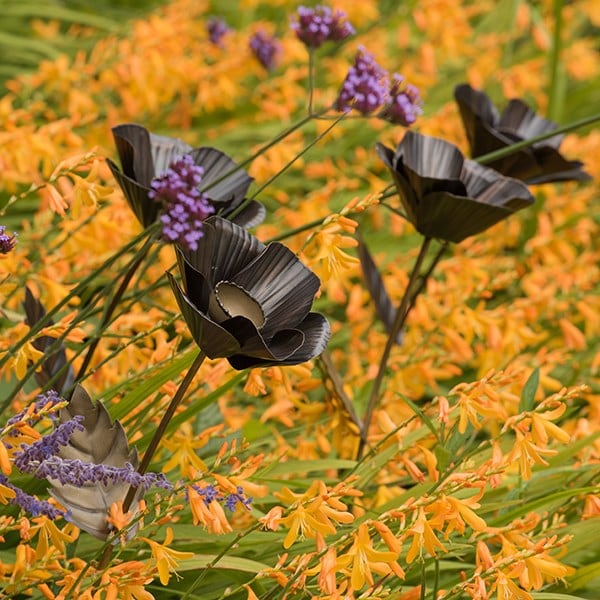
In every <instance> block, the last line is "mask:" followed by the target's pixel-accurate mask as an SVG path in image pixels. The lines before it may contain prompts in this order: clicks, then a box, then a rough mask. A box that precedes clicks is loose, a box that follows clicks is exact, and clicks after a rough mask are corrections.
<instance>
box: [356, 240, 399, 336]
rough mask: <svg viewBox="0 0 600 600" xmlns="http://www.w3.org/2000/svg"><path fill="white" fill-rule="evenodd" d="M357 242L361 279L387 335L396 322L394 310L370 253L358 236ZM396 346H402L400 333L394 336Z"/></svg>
mask: <svg viewBox="0 0 600 600" xmlns="http://www.w3.org/2000/svg"><path fill="white" fill-rule="evenodd" d="M357 240H358V247H357V250H358V258H359V260H360V266H361V268H362V273H363V279H364V281H365V285H366V286H367V290H369V293H370V294H371V298H373V302H374V303H375V312H376V313H377V316H378V317H379V318H380V319H381V321H382V322H383V324H384V325H385V329H386V331H387V332H388V333H390V332H391V331H392V327H393V326H394V321H395V320H396V308H395V307H394V305H393V304H392V301H391V299H390V297H389V295H388V293H387V290H386V289H385V284H384V283H383V279H382V278H381V274H380V273H379V269H378V268H377V265H376V264H375V261H374V260H373V258H372V256H371V253H370V252H369V250H368V248H367V246H366V244H365V242H364V240H363V239H362V237H361V236H360V235H358V236H357ZM395 341H396V344H398V345H400V344H402V332H401V331H399V332H398V335H397V336H396V340H395Z"/></svg>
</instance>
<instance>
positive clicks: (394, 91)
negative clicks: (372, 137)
mask: <svg viewBox="0 0 600 600" xmlns="http://www.w3.org/2000/svg"><path fill="white" fill-rule="evenodd" d="M422 105H423V100H422V98H421V96H420V95H419V90H418V88H417V87H416V86H414V85H412V84H410V83H407V84H405V80H404V77H402V75H399V74H398V73H395V74H394V76H393V78H392V85H391V86H390V92H389V100H388V102H387V104H386V105H385V106H384V107H383V109H382V111H381V112H380V113H379V115H378V116H379V117H381V118H382V119H385V120H386V121H390V122H391V123H396V124H399V125H404V126H405V127H408V126H409V125H412V124H413V123H414V122H415V121H416V120H417V117H418V116H419V115H421V114H423V110H422V108H421V106H422Z"/></svg>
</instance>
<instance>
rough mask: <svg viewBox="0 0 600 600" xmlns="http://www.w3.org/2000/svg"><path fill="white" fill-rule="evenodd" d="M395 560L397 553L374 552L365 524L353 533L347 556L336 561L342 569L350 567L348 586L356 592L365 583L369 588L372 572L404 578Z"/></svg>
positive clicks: (372, 582)
mask: <svg viewBox="0 0 600 600" xmlns="http://www.w3.org/2000/svg"><path fill="white" fill-rule="evenodd" d="M397 558H398V553H397V552H390V551H383V552H382V551H379V550H375V548H373V541H372V540H371V537H370V536H369V526H368V525H367V523H361V524H360V525H359V527H358V531H357V532H355V533H354V542H353V544H352V547H351V548H350V550H349V551H348V553H347V554H344V555H342V556H340V557H339V558H338V559H337V564H338V566H340V567H342V568H346V567H350V572H351V577H350V585H351V587H352V589H353V590H355V591H357V590H360V589H361V588H362V587H363V585H364V584H365V582H367V583H368V584H369V585H370V586H372V585H373V584H374V581H373V575H372V571H374V572H375V573H379V574H380V575H389V574H390V573H395V574H396V575H397V576H398V577H401V578H404V571H403V570H402V569H401V568H400V565H398V563H397V562H396V559H397ZM350 565H351V566H350Z"/></svg>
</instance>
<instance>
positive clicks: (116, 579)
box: [79, 560, 154, 600]
mask: <svg viewBox="0 0 600 600" xmlns="http://www.w3.org/2000/svg"><path fill="white" fill-rule="evenodd" d="M147 570H148V567H147V566H146V565H145V564H144V563H143V562H141V561H137V560H131V561H128V562H124V563H120V564H118V565H115V566H114V567H110V568H109V569H106V571H104V572H103V573H102V577H101V579H100V583H101V585H102V587H103V591H104V592H105V593H106V596H105V598H106V600H117V599H119V600H154V596H153V595H152V594H151V593H150V592H148V591H146V590H145V589H144V586H145V585H146V584H148V583H150V582H151V581H152V579H153V577H152V575H150V574H149V573H148V572H147ZM93 597H94V599H95V598H97V597H98V596H97V595H96V594H95V595H94V596H93ZM103 597H104V596H103ZM79 598H81V596H79Z"/></svg>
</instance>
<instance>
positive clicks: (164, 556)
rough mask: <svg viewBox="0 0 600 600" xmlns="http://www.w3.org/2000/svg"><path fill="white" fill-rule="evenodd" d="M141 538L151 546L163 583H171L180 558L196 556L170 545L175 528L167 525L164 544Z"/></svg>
mask: <svg viewBox="0 0 600 600" xmlns="http://www.w3.org/2000/svg"><path fill="white" fill-rule="evenodd" d="M140 539H141V540H144V541H145V542H146V543H147V544H148V545H149V546H150V550H151V551H152V557H153V559H154V562H155V563H156V568H157V569H158V575H159V579H160V582H161V583H162V584H163V585H167V584H168V583H169V579H170V578H171V573H176V571H175V569H176V567H177V564H178V562H179V561H180V560H185V559H187V558H192V556H194V553H193V552H181V551H179V550H173V549H172V548H169V547H168V546H169V544H170V543H171V542H172V541H173V530H172V529H171V528H170V527H167V533H166V535H165V541H164V542H163V543H162V544H160V543H159V542H155V541H154V540H150V539H148V538H146V537H140Z"/></svg>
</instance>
